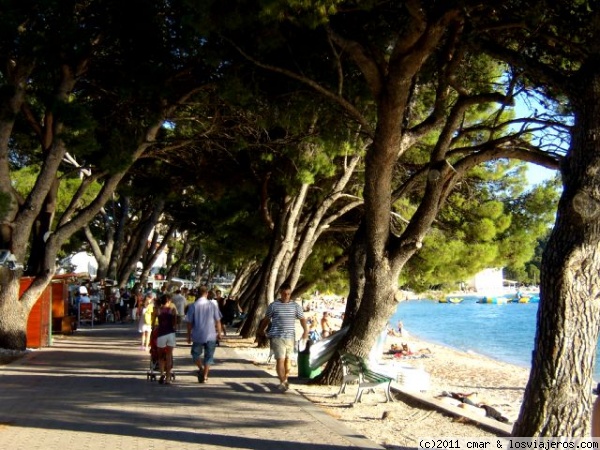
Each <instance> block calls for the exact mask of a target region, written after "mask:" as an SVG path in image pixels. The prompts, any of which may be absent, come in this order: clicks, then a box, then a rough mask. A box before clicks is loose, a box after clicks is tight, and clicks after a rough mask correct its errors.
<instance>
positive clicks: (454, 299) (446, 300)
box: [440, 297, 464, 305]
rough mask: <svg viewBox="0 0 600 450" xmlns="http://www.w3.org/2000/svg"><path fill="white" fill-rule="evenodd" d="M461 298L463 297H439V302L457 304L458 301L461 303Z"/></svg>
mask: <svg viewBox="0 0 600 450" xmlns="http://www.w3.org/2000/svg"><path fill="white" fill-rule="evenodd" d="M463 300H464V298H462V297H446V298H442V299H440V303H453V304H455V305H458V304H459V303H462V302H463Z"/></svg>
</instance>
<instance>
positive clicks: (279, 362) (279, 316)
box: [258, 283, 308, 392]
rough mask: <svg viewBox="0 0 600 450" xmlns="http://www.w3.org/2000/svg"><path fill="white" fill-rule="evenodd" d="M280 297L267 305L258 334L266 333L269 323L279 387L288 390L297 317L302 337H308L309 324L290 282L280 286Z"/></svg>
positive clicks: (269, 334)
mask: <svg viewBox="0 0 600 450" xmlns="http://www.w3.org/2000/svg"><path fill="white" fill-rule="evenodd" d="M279 295H280V298H279V299H278V300H275V301H274V302H273V303H271V304H270V305H269V306H268V307H267V312H266V314H265V317H264V318H263V319H262V320H261V322H260V324H259V326H258V335H259V336H263V335H265V330H266V329H267V326H268V325H269V323H270V324H271V327H270V328H269V332H268V333H267V337H268V338H270V340H271V353H273V355H274V356H275V361H276V368H277V377H278V378H279V382H280V383H279V386H278V389H279V390H281V391H284V392H285V391H287V390H288V389H289V387H290V385H289V381H288V375H289V373H290V369H291V361H290V359H291V357H292V354H293V351H294V345H295V343H296V319H298V320H300V324H301V325H302V329H303V330H304V333H303V334H302V339H303V340H306V339H308V325H307V323H306V319H305V318H304V312H303V311H302V306H300V305H299V304H298V303H296V302H292V301H290V300H291V297H292V288H291V286H290V285H289V283H284V284H282V285H281V287H280V288H279Z"/></svg>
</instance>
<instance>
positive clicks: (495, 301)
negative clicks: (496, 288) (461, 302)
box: [477, 297, 508, 305]
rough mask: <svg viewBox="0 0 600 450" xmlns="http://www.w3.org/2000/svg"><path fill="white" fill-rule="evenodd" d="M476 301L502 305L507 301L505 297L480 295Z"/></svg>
mask: <svg viewBox="0 0 600 450" xmlns="http://www.w3.org/2000/svg"><path fill="white" fill-rule="evenodd" d="M477 303H486V304H492V305H504V304H506V303H508V299H507V298H506V297H482V298H480V299H479V300H477Z"/></svg>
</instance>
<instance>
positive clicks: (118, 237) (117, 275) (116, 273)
mask: <svg viewBox="0 0 600 450" xmlns="http://www.w3.org/2000/svg"><path fill="white" fill-rule="evenodd" d="M113 205H114V198H113ZM130 206H131V200H130V198H129V196H126V195H124V196H121V198H120V201H119V209H118V215H117V211H115V215H117V217H118V219H116V220H117V225H116V229H115V235H114V245H113V248H112V252H111V254H110V262H109V264H108V273H107V275H108V276H109V277H110V278H114V279H115V280H118V283H119V286H121V287H122V286H124V285H125V284H126V283H127V281H128V279H129V275H131V273H132V272H133V270H135V268H133V269H131V270H124V271H120V270H119V266H120V265H121V264H120V263H121V261H122V259H124V258H123V252H124V247H125V236H126V229H127V224H128V223H130V219H129V209H130ZM123 282H124V283H125V284H123Z"/></svg>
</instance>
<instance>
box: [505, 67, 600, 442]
mask: <svg viewBox="0 0 600 450" xmlns="http://www.w3.org/2000/svg"><path fill="white" fill-rule="evenodd" d="M576 85H577V87H578V89H580V91H579V92H577V95H574V106H575V124H574V129H573V138H572V143H571V147H570V149H569V153H568V156H567V157H566V159H565V161H564V164H563V167H562V170H561V171H562V178H563V185H564V190H563V193H562V196H561V199H560V202H559V205H558V212H557V219H556V224H555V226H554V229H553V231H552V234H551V236H550V240H549V241H548V244H547V247H546V250H545V252H544V255H543V258H542V271H541V282H540V305H539V310H538V328H537V334H536V339H535V349H534V352H533V364H532V369H531V373H530V377H529V382H528V384H527V388H526V389H525V395H524V399H523V405H522V407H521V411H520V414H519V418H518V420H517V422H516V424H515V427H514V429H513V435H515V436H540V437H550V436H571V437H585V436H589V435H590V434H589V430H590V414H591V410H590V405H591V403H592V402H591V392H592V379H593V369H594V365H595V354H596V353H595V348H596V345H597V342H598V327H599V325H600V323H599V318H600V305H599V303H598V298H600V276H599V274H600V178H599V177H598V176H597V174H598V173H599V172H600V143H599V141H598V138H597V137H598V136H600V71H598V63H597V61H589V62H588V63H587V64H586V65H584V66H583V67H582V69H581V71H580V74H579V78H578V79H577V82H576Z"/></svg>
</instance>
